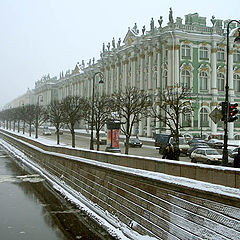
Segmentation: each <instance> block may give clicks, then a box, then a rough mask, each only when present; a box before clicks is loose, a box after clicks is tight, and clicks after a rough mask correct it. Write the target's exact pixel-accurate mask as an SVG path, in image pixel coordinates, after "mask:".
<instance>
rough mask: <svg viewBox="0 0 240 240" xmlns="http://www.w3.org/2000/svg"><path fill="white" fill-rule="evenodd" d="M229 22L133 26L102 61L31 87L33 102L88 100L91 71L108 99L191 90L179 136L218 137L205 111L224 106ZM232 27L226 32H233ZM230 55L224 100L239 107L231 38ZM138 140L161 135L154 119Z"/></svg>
mask: <svg viewBox="0 0 240 240" xmlns="http://www.w3.org/2000/svg"><path fill="white" fill-rule="evenodd" d="M229 21H230V20H226V21H223V20H220V19H215V17H214V16H213V17H212V19H211V23H212V26H207V25H206V18H205V17H200V16H199V15H198V13H194V14H188V15H185V22H184V23H183V19H182V18H180V17H177V18H176V21H174V20H173V16H172V12H171V11H170V13H169V21H168V23H167V25H166V26H164V27H162V22H163V19H162V18H161V17H160V19H159V20H158V21H157V22H158V24H154V20H153V19H152V20H151V22H150V23H149V26H150V29H149V30H147V29H146V28H145V26H144V27H143V28H142V29H141V30H139V29H138V27H137V24H135V25H134V27H133V28H132V29H130V28H129V29H128V32H127V34H126V36H125V38H124V39H123V41H122V42H121V40H120V39H119V40H118V42H117V43H115V39H114V38H113V40H112V44H110V42H109V43H108V44H107V45H106V46H105V44H103V48H102V52H101V59H100V60H98V61H97V62H96V63H95V62H94V59H93V60H92V61H91V60H89V62H88V63H87V64H86V65H85V63H84V61H83V62H82V63H81V64H77V65H76V67H75V69H74V70H73V71H72V72H70V71H67V72H66V74H64V73H63V72H62V73H60V77H59V78H58V79H57V78H48V79H45V80H42V81H40V82H37V83H36V86H35V89H33V94H34V96H35V97H34V101H33V102H35V103H36V101H37V100H38V99H39V98H38V96H39V95H41V96H42V98H43V102H44V104H49V103H50V102H51V101H52V100H53V99H58V100H61V99H63V98H65V97H66V96H68V95H79V96H85V97H91V94H92V75H93V72H94V71H99V69H101V71H102V72H103V74H104V84H103V85H98V84H97V83H96V85H95V87H96V88H97V89H96V91H99V92H100V93H106V94H112V93H113V92H115V91H121V90H124V89H125V88H126V87H127V86H135V87H138V88H140V89H141V90H146V91H148V92H149V94H152V96H153V97H154V94H155V93H156V91H157V90H163V89H164V88H166V87H167V86H174V85H175V84H177V83H178V84H184V85H185V86H188V87H189V88H190V89H193V90H192V92H193V95H192V96H193V100H192V105H193V106H194V116H192V115H190V114H186V115H183V116H182V118H181V121H182V124H183V125H184V126H185V128H184V129H183V131H182V133H183V134H184V133H190V134H199V133H200V131H202V132H203V133H208V134H212V133H213V134H216V135H217V134H222V133H223V123H222V122H219V123H218V124H215V123H213V122H212V121H211V119H210V118H209V114H210V112H211V111H212V110H213V109H214V108H216V106H218V104H219V103H220V102H222V101H224V97H225V79H226V26H227V23H228V22H229ZM236 27H237V25H236V24H234V23H233V24H232V25H231V29H234V28H236ZM229 52H230V56H229V101H230V102H237V103H240V45H239V44H235V43H234V42H233V39H232V38H231V37H230V51H229ZM138 127H139V135H141V136H149V137H151V136H152V135H153V133H155V132H159V131H160V130H161V131H166V129H165V127H164V126H160V125H159V123H158V122H157V121H155V119H152V118H148V119H142V120H141V122H139V124H138ZM239 132H240V119H239V120H238V121H236V122H234V123H230V124H229V138H236V139H239V138H240V136H238V135H240V134H239Z"/></svg>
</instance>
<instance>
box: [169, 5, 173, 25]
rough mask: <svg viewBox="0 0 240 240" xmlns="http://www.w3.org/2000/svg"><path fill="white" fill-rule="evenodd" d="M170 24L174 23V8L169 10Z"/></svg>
mask: <svg viewBox="0 0 240 240" xmlns="http://www.w3.org/2000/svg"><path fill="white" fill-rule="evenodd" d="M169 23H173V11H172V8H170V9H169Z"/></svg>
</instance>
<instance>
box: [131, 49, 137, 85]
mask: <svg viewBox="0 0 240 240" xmlns="http://www.w3.org/2000/svg"><path fill="white" fill-rule="evenodd" d="M136 61H137V57H136V56H135V54H134V52H133V53H132V57H131V87H136Z"/></svg>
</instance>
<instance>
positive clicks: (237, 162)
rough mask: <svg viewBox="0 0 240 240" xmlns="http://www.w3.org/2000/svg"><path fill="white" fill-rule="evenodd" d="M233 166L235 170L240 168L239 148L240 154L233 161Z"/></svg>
mask: <svg viewBox="0 0 240 240" xmlns="http://www.w3.org/2000/svg"><path fill="white" fill-rule="evenodd" d="M233 166H234V167H235V168H239V167H240V148H238V153H237V155H236V156H235V157H234V159H233Z"/></svg>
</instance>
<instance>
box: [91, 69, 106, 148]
mask: <svg viewBox="0 0 240 240" xmlns="http://www.w3.org/2000/svg"><path fill="white" fill-rule="evenodd" d="M98 74H99V76H100V78H101V79H100V81H99V83H103V77H104V76H103V74H102V73H101V72H95V73H94V74H93V78H92V120H91V139H90V150H94V146H93V122H94V94H95V77H96V76H97V75H98Z"/></svg>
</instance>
